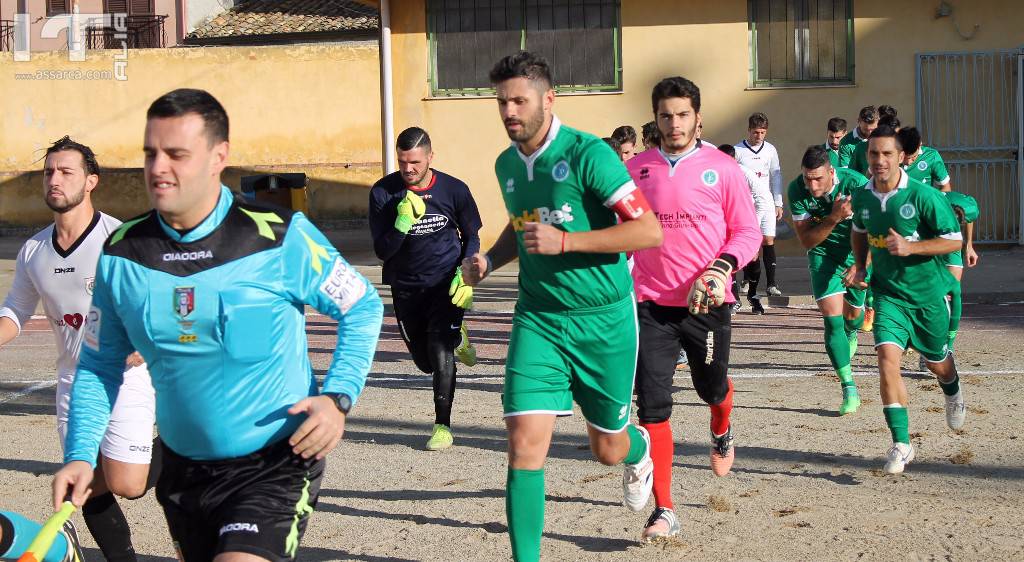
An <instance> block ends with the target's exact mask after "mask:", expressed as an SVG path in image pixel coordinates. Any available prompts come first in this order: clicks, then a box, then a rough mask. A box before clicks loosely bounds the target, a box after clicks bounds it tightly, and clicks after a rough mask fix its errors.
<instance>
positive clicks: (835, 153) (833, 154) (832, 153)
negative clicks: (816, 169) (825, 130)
mask: <svg viewBox="0 0 1024 562" xmlns="http://www.w3.org/2000/svg"><path fill="white" fill-rule="evenodd" d="M823 146H824V147H825V150H827V151H828V161H829V162H830V163H831V164H832V167H833V168H839V167H840V166H839V149H838V148H837V149H835V150H832V147H831V146H829V145H828V143H827V142H826V143H825V144H824V145H823Z"/></svg>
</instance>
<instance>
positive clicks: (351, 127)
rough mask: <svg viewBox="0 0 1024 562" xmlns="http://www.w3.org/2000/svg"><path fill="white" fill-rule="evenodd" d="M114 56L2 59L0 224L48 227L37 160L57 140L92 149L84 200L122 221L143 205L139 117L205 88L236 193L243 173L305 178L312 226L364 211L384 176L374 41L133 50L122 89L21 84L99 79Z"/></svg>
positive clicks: (115, 84) (100, 84) (110, 82)
mask: <svg viewBox="0 0 1024 562" xmlns="http://www.w3.org/2000/svg"><path fill="white" fill-rule="evenodd" d="M113 55H114V53H113V52H112V51H91V52H90V53H89V58H88V60H87V61H85V62H77V63H74V62H69V61H68V60H67V55H66V53H60V52H56V53H33V56H32V60H31V61H29V62H14V61H13V58H12V55H11V53H0V116H2V117H0V119H2V122H0V125H2V126H0V223H6V224H8V225H41V224H46V223H48V222H50V221H52V214H51V213H50V211H49V209H47V208H46V206H45V204H44V203H43V201H42V197H41V195H42V176H41V174H40V170H41V168H42V162H41V157H42V156H43V153H44V151H45V149H46V147H47V146H49V145H50V144H52V143H53V141H55V140H57V139H58V138H60V137H62V136H64V135H71V137H72V138H74V139H75V140H77V141H79V142H82V143H85V144H87V145H89V146H90V147H92V148H93V150H94V151H95V152H96V154H97V158H98V160H99V162H100V166H101V167H103V168H104V169H105V170H106V171H105V172H104V174H103V176H102V177H101V180H100V186H99V188H98V190H97V192H96V193H95V196H94V199H95V201H96V204H97V206H98V207H99V208H100V209H101V210H104V211H107V212H109V213H111V214H113V215H115V216H118V217H122V218H123V217H128V216H132V215H135V214H138V213H141V212H143V211H145V210H146V209H148V208H149V203H148V200H147V198H146V194H145V190H144V188H143V179H142V170H141V168H142V161H143V155H142V136H143V131H144V129H145V114H146V109H147V108H148V107H149V104H150V103H152V101H153V100H155V99H156V98H157V97H159V96H160V95H162V94H164V93H166V92H168V91H170V90H173V89H175V88H182V87H189V88H202V89H205V90H208V91H209V92H210V93H212V94H213V95H214V96H215V97H216V98H217V99H218V100H219V101H220V102H221V103H222V104H223V105H224V107H225V109H226V110H227V112H228V117H229V119H230V129H231V130H230V138H231V155H230V164H231V166H232V167H231V168H230V169H229V170H228V171H227V172H226V173H225V175H224V179H225V182H226V183H227V184H228V185H229V186H231V187H233V188H235V189H237V188H238V186H239V183H238V178H239V177H240V176H241V175H248V174H251V173H268V172H273V171H280V172H305V173H306V174H307V176H308V177H309V184H310V189H309V201H310V211H311V215H312V216H313V217H314V218H318V219H341V218H350V217H353V216H362V215H364V214H365V212H366V206H367V195H368V188H369V186H371V185H372V184H373V182H374V181H376V180H377V179H378V178H379V177H380V175H381V169H382V166H381V162H380V158H381V145H380V95H379V88H380V86H379V84H380V79H379V76H380V75H379V67H378V59H377V45H376V43H375V42H368V43H347V44H319V45H296V46H267V47H201V48H180V49H140V50H132V51H129V53H128V59H127V67H126V74H127V80H124V81H118V80H114V79H95V80H86V79H74V78H75V75H72V76H70V77H65V76H59V75H56V74H53V73H51V74H49V76H51V79H46V80H42V79H37V80H29V79H20V78H19V75H22V74H24V75H32V76H35V75H36V73H37V72H44V73H45V72H50V71H59V72H64V71H67V72H81V73H83V74H82V75H81V76H78V78H82V77H83V76H85V75H86V74H87V73H89V72H92V73H102V72H107V71H110V70H111V69H112V67H113V62H114V60H113ZM55 78H62V79H55Z"/></svg>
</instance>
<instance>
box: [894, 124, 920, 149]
mask: <svg viewBox="0 0 1024 562" xmlns="http://www.w3.org/2000/svg"><path fill="white" fill-rule="evenodd" d="M896 136H897V137H899V139H900V145H901V146H903V151H904V152H906V153H907V154H913V153H915V152H917V150H918V149H919V148H921V131H918V130H917V127H903V128H902V129H900V131H899V132H898V133H896Z"/></svg>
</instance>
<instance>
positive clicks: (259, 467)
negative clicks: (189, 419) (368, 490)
mask: <svg viewBox="0 0 1024 562" xmlns="http://www.w3.org/2000/svg"><path fill="white" fill-rule="evenodd" d="M161 445H162V446H163V454H164V457H163V458H164V461H163V462H164V466H163V472H162V474H161V475H160V480H159V482H157V486H156V497H157V500H158V501H159V502H160V505H161V506H162V507H163V509H164V515H165V516H166V518H167V526H168V528H169V530H170V532H171V539H172V540H173V541H174V546H175V548H176V549H177V551H178V556H179V558H181V559H182V560H185V562H199V561H204V560H213V558H214V557H215V556H217V555H218V554H220V553H222V552H245V553H248V554H254V555H257V556H261V557H263V558H266V559H268V560H273V561H279V560H294V559H295V554H296V551H297V550H298V546H299V540H300V539H301V538H302V534H303V533H304V532H305V531H306V523H307V522H308V520H309V516H310V515H311V514H312V513H313V508H314V507H315V506H316V500H317V496H318V495H319V493H320V480H321V479H322V478H323V474H324V466H325V460H323V459H322V460H319V461H318V460H315V459H308V460H307V459H303V458H302V457H301V456H298V455H296V454H294V453H292V450H291V446H289V445H288V439H282V440H281V441H279V442H277V443H274V444H273V445H270V446H268V447H266V448H264V449H260V450H259V451H256V452H255V453H252V454H250V455H246V456H244V457H238V458H233V459H225V460H218V461H198V460H192V459H188V458H185V457H182V456H181V455H178V454H177V453H175V452H174V451H172V450H171V449H170V448H169V447H167V445H165V444H161Z"/></svg>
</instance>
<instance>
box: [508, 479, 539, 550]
mask: <svg viewBox="0 0 1024 562" xmlns="http://www.w3.org/2000/svg"><path fill="white" fill-rule="evenodd" d="M505 515H506V517H508V536H509V539H511V541H512V559H513V560H515V561H516V562H536V561H539V560H540V537H541V535H542V534H543V533H544V469H543V468H542V469H540V470H521V469H517V468H512V467H509V469H508V478H507V480H506V481H505Z"/></svg>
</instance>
